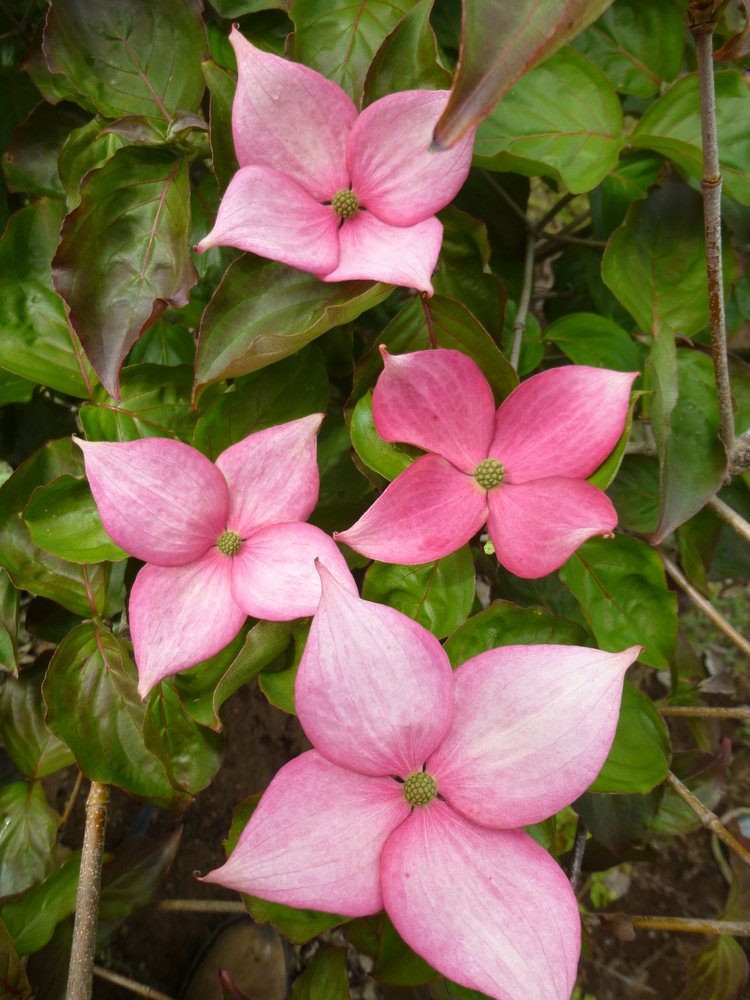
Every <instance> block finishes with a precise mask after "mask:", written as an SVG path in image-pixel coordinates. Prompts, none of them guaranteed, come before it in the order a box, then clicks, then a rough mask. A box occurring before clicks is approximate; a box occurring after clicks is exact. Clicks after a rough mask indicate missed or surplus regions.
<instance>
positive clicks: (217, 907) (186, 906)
mask: <svg viewBox="0 0 750 1000" xmlns="http://www.w3.org/2000/svg"><path fill="white" fill-rule="evenodd" d="M154 909H156V910H171V911H172V913H247V907H246V906H245V904H244V903H243V902H241V901H240V900H233V899H162V900H160V902H158V903H157V904H156V905H155V907H154Z"/></svg>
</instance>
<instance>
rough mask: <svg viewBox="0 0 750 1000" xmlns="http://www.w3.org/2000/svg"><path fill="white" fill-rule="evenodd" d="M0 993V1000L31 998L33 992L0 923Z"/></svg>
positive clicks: (24, 970)
mask: <svg viewBox="0 0 750 1000" xmlns="http://www.w3.org/2000/svg"><path fill="white" fill-rule="evenodd" d="M0 990H2V992H1V993H0V998H1V1000H13V998H14V997H24V998H25V997H31V996H32V995H33V990H32V989H31V985H30V983H29V978H28V976H27V975H26V969H25V968H24V967H23V963H22V962H21V960H20V959H19V957H18V953H17V952H16V949H15V948H14V947H13V940H12V939H11V936H10V934H8V931H7V930H6V929H5V926H4V925H3V923H2V921H0Z"/></svg>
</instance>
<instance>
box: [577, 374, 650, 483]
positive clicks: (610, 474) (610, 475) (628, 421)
mask: <svg viewBox="0 0 750 1000" xmlns="http://www.w3.org/2000/svg"><path fill="white" fill-rule="evenodd" d="M642 395H643V393H642V392H631V393H630V404H629V406H628V413H627V416H626V418H625V427H624V428H623V432H622V434H621V435H620V440H619V441H618V442H617V444H616V445H615V447H614V450H613V451H612V452H611V454H610V455H608V456H607V458H605V459H604V461H603V462H602V464H601V465H600V466H599V468H598V469H596V471H595V472H592V474H591V475H590V476H589V478H588V481H589V482H590V483H591V484H592V485H593V486H596V487H597V488H598V489H600V490H606V489H607V487H608V486H609V484H610V483H611V482H612V480H613V479H614V478H615V476H616V475H617V472H618V469H619V468H620V463H621V462H622V460H623V457H624V455H625V449H626V448H627V446H628V441H630V432H631V430H632V428H633V411H634V409H635V404H636V403H637V402H638V400H639V398H640V397H641V396H642Z"/></svg>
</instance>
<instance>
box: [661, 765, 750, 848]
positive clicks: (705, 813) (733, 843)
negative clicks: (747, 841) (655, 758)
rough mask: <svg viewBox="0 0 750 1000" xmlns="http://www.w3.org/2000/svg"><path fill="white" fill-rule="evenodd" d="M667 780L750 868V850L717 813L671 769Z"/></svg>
mask: <svg viewBox="0 0 750 1000" xmlns="http://www.w3.org/2000/svg"><path fill="white" fill-rule="evenodd" d="M667 782H668V783H669V784H670V785H671V787H672V788H673V789H674V790H675V791H676V792H677V794H678V795H679V796H680V798H681V799H682V801H683V802H686V803H687V804H688V805H689V806H690V808H691V809H692V810H693V812H694V813H695V815H696V816H697V817H698V818H699V819H700V821H701V823H702V824H703V826H705V828H706V829H707V830H711V831H712V833H715V834H716V836H717V837H718V838H719V840H723V841H724V843H725V844H726V845H727V847H728V848H729V849H730V850H732V851H734V853H735V854H736V855H737V856H738V857H739V858H740V859H741V860H742V861H744V862H745V864H746V865H747V866H748V867H749V868H750V851H747V850H746V849H745V848H744V847H743V846H742V844H741V843H740V842H739V841H738V840H737V839H736V838H735V837H733V836H732V834H731V833H730V832H729V830H727V828H726V827H725V826H724V824H723V823H722V822H721V820H720V819H719V817H718V816H717V815H716V813H712V812H711V810H710V809H706V807H705V806H704V805H703V803H702V802H701V801H700V800H699V799H697V798H696V797H695V796H694V795H693V793H692V792H691V791H690V789H689V788H687V787H686V786H685V785H683V783H682V782H681V781H680V779H679V778H677V777H676V776H675V775H674V774H672V772H671V771H670V772H669V773H668V774H667Z"/></svg>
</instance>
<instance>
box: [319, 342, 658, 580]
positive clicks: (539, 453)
mask: <svg viewBox="0 0 750 1000" xmlns="http://www.w3.org/2000/svg"><path fill="white" fill-rule="evenodd" d="M381 353H382V355H383V360H384V362H385V370H384V371H383V372H382V374H381V375H380V378H379V379H378V382H377V385H376V386H375V389H374V391H373V394H372V415H373V419H374V421H375V427H376V429H377V431H378V433H379V434H380V436H381V437H382V438H383V439H384V440H386V441H391V442H403V443H406V444H411V445H416V446H417V447H418V448H423V449H425V451H427V452H428V453H429V454H427V455H423V456H421V457H420V458H418V459H417V460H416V461H415V462H414V463H413V464H412V465H410V466H409V467H408V468H407V469H406V470H405V471H404V472H402V473H401V475H399V476H398V477H397V478H396V479H395V480H394V481H393V483H392V484H391V485H390V486H389V487H388V488H387V489H386V490H385V492H384V493H383V495H382V496H380V497H379V498H378V499H377V500H376V501H375V503H374V504H373V505H372V506H371V507H369V508H368V510H367V511H366V512H365V513H364V514H363V515H362V517H361V518H360V519H359V521H357V523H356V524H354V525H352V527H351V528H349V529H348V530H347V531H344V532H342V533H341V534H339V535H335V536H334V537H336V538H337V539H338V540H339V541H342V542H345V543H346V544H347V545H350V546H351V547H352V548H353V549H355V550H356V551H357V552H361V553H362V554H363V555H366V556H369V557H370V558H371V559H378V560H380V561H381V562H388V563H401V564H405V565H416V564H419V563H426V562H431V561H432V560H433V559H441V558H442V557H443V556H446V555H448V554H449V553H451V552H455V551H456V549H458V548H460V547H461V546H462V545H464V544H465V543H466V542H468V541H469V539H470V538H472V536H473V535H475V534H476V532H477V531H479V529H480V528H481V527H482V525H483V524H484V523H485V522H486V523H487V528H488V531H489V535H490V538H491V540H492V544H493V545H494V547H495V552H496V553H497V557H498V559H499V560H500V562H501V563H502V564H503V565H504V566H505V567H506V568H507V569H509V570H510V571H511V573H515V575H516V576H521V577H525V578H527V579H533V578H536V577H540V576H546V575H547V573H551V572H552V571H553V570H556V569H558V568H559V567H560V566H562V564H563V563H564V562H565V560H566V559H568V558H569V557H570V556H571V555H572V553H573V552H575V550H576V549H577V548H578V547H579V545H581V544H582V543H583V542H585V541H586V539H588V538H591V537H592V536H593V535H603V534H606V533H607V532H610V531H613V530H614V528H615V527H616V525H617V513H616V512H615V509H614V507H613V506H612V503H611V501H610V500H609V498H608V497H607V496H606V495H605V494H604V493H602V491H601V490H599V489H597V488H596V487H595V486H593V485H592V484H591V483H588V482H587V481H586V479H587V477H588V476H590V475H591V474H592V473H593V472H594V471H595V470H596V469H597V468H598V466H599V465H601V463H602V462H603V461H604V459H605V458H607V456H608V455H609V454H610V453H611V451H612V450H613V449H614V447H615V445H616V444H617V442H618V440H619V438H620V436H621V435H622V432H623V430H624V428H625V421H626V419H627V414H628V405H629V400H630V387H631V385H632V384H633V380H634V379H635V378H636V377H637V375H638V373H637V372H625V373H624V372H614V371H608V370H606V369H602V368H587V367H586V366H585V365H570V366H566V367H563V368H553V369H550V370H549V371H546V372H542V373H541V374H540V375H534V376H533V377H532V378H530V379H527V381H525V382H522V383H521V385H519V386H518V388H517V389H514V391H513V392H512V393H511V394H510V396H508V398H507V399H506V400H505V401H504V402H503V403H502V405H501V406H500V408H499V409H498V410H497V412H495V403H494V399H493V396H492V390H491V389H490V386H489V384H488V383H487V380H486V378H485V377H484V375H483V374H482V372H481V371H480V370H479V367H478V366H477V365H476V363H475V362H474V361H473V360H472V359H471V358H469V357H467V356H466V355H465V354H462V353H461V352H459V351H451V350H444V349H438V350H432V351H419V352H417V353H414V354H401V355H391V354H389V353H388V352H387V351H386V350H385V348H384V347H381ZM488 459H490V460H491V459H494V460H496V463H500V465H501V466H502V475H503V478H502V481H501V482H500V483H499V485H497V486H495V487H494V488H491V489H489V490H488V489H486V488H484V487H483V486H482V485H480V483H479V482H478V481H477V478H476V475H475V474H478V468H479V467H480V464H481V463H485V464H486V462H487V460H488Z"/></svg>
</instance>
